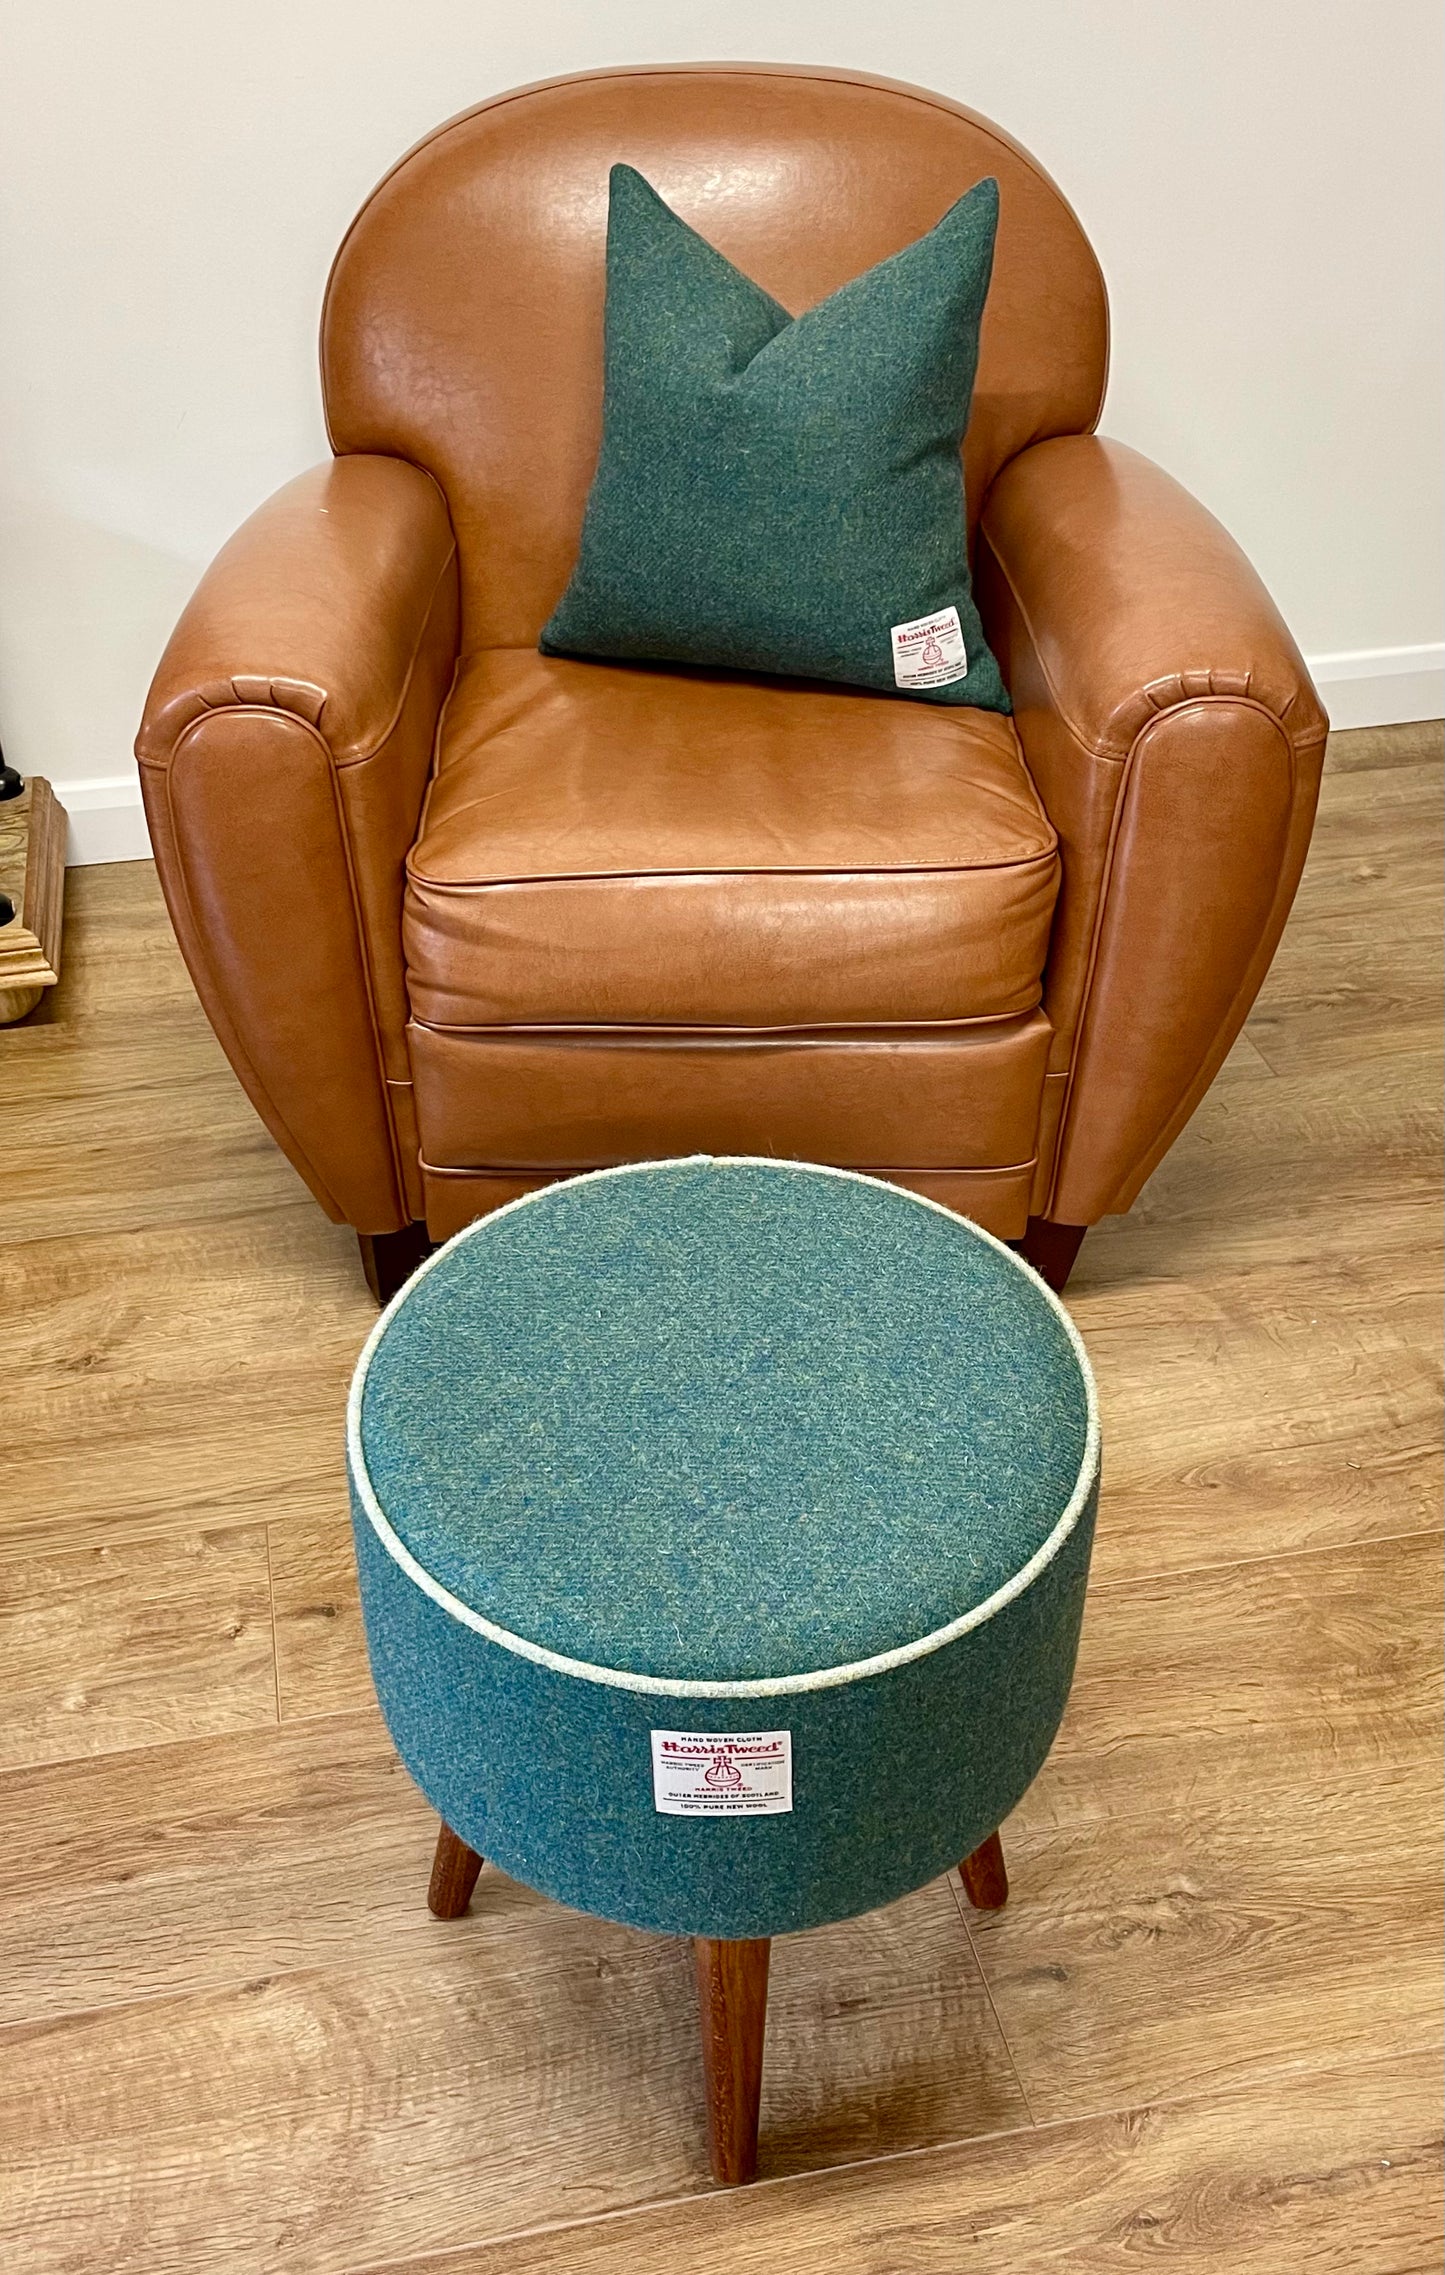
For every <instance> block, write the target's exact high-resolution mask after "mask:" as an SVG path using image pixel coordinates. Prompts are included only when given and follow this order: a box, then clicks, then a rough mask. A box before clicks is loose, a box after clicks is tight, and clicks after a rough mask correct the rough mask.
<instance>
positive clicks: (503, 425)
mask: <svg viewBox="0 0 1445 2275" xmlns="http://www.w3.org/2000/svg"><path fill="white" fill-rule="evenodd" d="M619 159H623V160H626V161H627V162H628V163H629V164H631V165H634V166H636V167H637V168H639V170H640V171H641V172H642V173H643V174H645V175H646V176H647V179H648V180H649V181H650V182H651V183H652V184H653V185H654V187H655V188H656V189H657V190H658V191H659V192H660V193H661V195H662V196H663V197H664V198H666V200H667V202H668V203H669V205H671V206H673V207H675V208H676V210H677V211H678V212H679V213H680V214H681V215H682V216H683V218H684V219H685V220H687V221H689V222H691V223H692V225H693V227H694V228H696V229H698V230H700V231H701V233H702V234H703V235H704V236H705V237H707V238H708V239H709V240H710V241H711V242H712V243H713V244H715V245H716V246H717V247H718V248H719V250H720V251H722V252H723V253H725V254H726V255H727V256H728V258H729V259H730V260H732V261H735V262H736V263H737V265H738V266H739V267H740V268H742V269H744V270H745V271H746V272H747V274H748V275H749V276H752V277H755V278H756V279H757V281H758V283H759V284H761V285H763V286H764V287H765V288H766V289H767V290H768V291H769V292H771V293H772V294H773V295H774V296H775V297H776V298H777V299H778V300H780V301H781V302H782V303H783V305H784V307H786V308H790V309H792V310H793V311H794V312H795V313H796V312H797V311H799V310H801V309H802V308H805V307H808V306H811V305H812V304H813V303H814V302H815V301H817V300H821V299H822V298H823V297H824V296H825V295H826V294H828V293H830V292H833V291H835V290H836V289H837V287H838V286H839V285H840V284H843V283H845V282H846V281H847V280H848V278H849V277H852V276H856V275H858V274H859V272H860V271H861V270H863V269H866V268H868V267H870V266H871V265H872V263H873V262H875V261H879V260H882V259H883V258H884V257H885V256H886V255H887V254H889V253H893V252H896V251H897V250H898V249H899V248H900V247H901V246H903V245H906V244H908V243H909V242H910V241H911V240H912V239H913V238H915V237H917V236H920V235H921V234H922V232H923V231H924V230H926V229H928V228H930V227H931V226H932V224H933V223H934V222H935V221H936V220H937V219H938V218H939V215H940V214H941V213H943V212H944V210H945V209H946V207H947V206H949V205H950V204H951V203H952V202H953V200H954V199H955V198H957V197H960V196H961V195H962V194H963V192H964V191H965V190H967V189H969V188H970V187H971V186H972V184H973V183H974V182H976V181H978V180H979V179H980V178H981V177H982V176H983V175H985V174H994V175H996V176H997V177H998V182H999V187H1000V192H1001V217H1000V224H999V240H998V252H997V258H996V262H995V267H994V279H993V287H992V291H991V294H990V298H989V306H988V313H987V317H986V319H985V323H984V330H983V341H982V351H981V357H980V363H979V373H978V383H977V390H976V393H975V397H974V414H973V420H972V424H971V426H970V429H969V435H968V443H967V448H966V452H965V472H966V477H967V485H968V500H969V510H970V516H971V518H972V519H975V520H976V518H977V514H978V510H979V507H980V506H981V504H982V502H983V498H984V495H985V493H986V491H987V489H988V486H989V483H990V482H991V481H992V479H993V477H994V475H995V474H996V473H997V472H998V470H999V468H1000V467H1001V466H1002V465H1003V464H1004V463H1005V462H1006V461H1007V460H1008V459H1010V458H1012V457H1013V456H1014V455H1015V454H1016V453H1017V452H1018V451H1020V450H1022V449H1023V448H1024V447H1025V446H1026V445H1027V444H1029V443H1031V442H1035V441H1038V440H1041V439H1042V438H1043V437H1045V436H1048V435H1057V434H1076V433H1082V432H1086V431H1087V430H1088V429H1089V428H1091V427H1092V426H1093V424H1094V422H1095V420H1096V419H1097V417H1098V414H1099V408H1100V404H1101V402H1102V399H1103V392H1104V380H1105V373H1106V367H1107V360H1108V311H1107V303H1106V300H1105V294H1104V283H1103V278H1102V276H1101V275H1100V272H1099V266H1098V263H1097V261H1096V260H1095V258H1094V255H1093V252H1092V251H1091V249H1090V246H1089V243H1088V240H1087V238H1086V237H1085V236H1084V233H1083V230H1082V229H1081V228H1080V226H1079V223H1078V221H1077V219H1076V217H1075V215H1074V214H1073V213H1072V212H1071V210H1070V208H1069V206H1068V205H1067V204H1066V202H1065V200H1064V199H1063V197H1062V196H1061V195H1060V193H1059V192H1058V190H1057V189H1056V188H1055V187H1054V185H1053V183H1052V182H1051V181H1050V180H1049V178H1048V176H1047V175H1046V174H1045V173H1044V172H1043V171H1042V170H1041V168H1040V167H1039V166H1037V165H1036V164H1035V162H1034V160H1033V159H1032V158H1030V157H1029V155H1028V153H1027V152H1026V151H1025V150H1022V149H1021V148H1020V147H1019V145H1018V144H1017V143H1016V142H1013V141H1011V140H1010V139H1009V137H1008V136H1007V135H1005V134H1004V133H1002V132H1001V131H1000V129H999V128H998V127H995V126H992V125H990V124H989V122H988V120H987V119H983V118H980V117H978V116H977V115H976V114H975V113H973V112H971V111H967V110H964V109H963V108H961V107H960V106H959V105H958V104H956V103H951V102H949V101H948V100H947V99H946V98H945V97H943V96H941V95H933V94H928V93H926V92H924V91H923V90H921V89H915V88H908V87H901V86H897V85H893V84H891V83H890V82H887V81H883V80H876V79H865V78H860V77H857V76H854V75H851V74H849V73H846V72H836V71H823V70H814V69H811V68H808V69H798V68H790V67H788V66H786V65H781V64H748V65H736V66H732V65H705V66H704V65H696V66H694V65H685V64H675V65H666V66H657V67H654V68H648V69H627V70H618V71H610V72H601V73H594V74H589V75H587V76H585V77H581V78H571V79H558V80H552V81H549V82H547V83H546V84H544V85H541V86H537V87H530V88H523V89H520V90H519V91H517V92H515V93H513V94H509V95H501V96H498V97H496V98H495V99H494V100H493V101H491V102H487V103H483V104H481V105H479V107H478V108H477V109H475V110H472V111H467V112H465V113H463V115H462V116H461V117H460V118H456V119H453V120H452V121H451V123H450V124H449V125H447V126H443V127H440V128H438V130H437V131H436V133H434V134H432V135H430V136H429V137H428V138H427V140H426V141H424V142H422V143H420V144H419V145H418V146H417V148H416V149H414V150H413V151H411V152H410V153H409V155H408V156H407V157H405V158H403V159H402V160H401V162H400V163H399V164H398V165H397V166H395V167H394V168H393V169H392V171H391V173H390V174H388V175H387V177H386V179H385V180H384V181H383V182H382V183H381V185H380V186H379V188H377V189H376V190H375V191H374V192H373V193H372V196H371V197H370V198H369V199H368V201H367V203H366V205H365V206H364V207H363V208H362V211H361V212H360V214H359V215H358V216H357V219H356V220H355V221H354V222H353V224H352V226H351V229H350V231H349V233H348V235H347V237H346V239H345V242H344V243H343V245H342V247H341V250H340V252H339V253H338V255H337V258H336V262H335V265H334V267H333V269H332V274H331V282H330V285H329V287H328V289H327V295H326V306H325V311H324V314H323V317H322V337H321V360H322V384H323V388H324V392H325V399H326V412H327V421H328V425H329V429H330V433H331V438H332V444H333V447H334V448H335V449H336V450H337V451H338V452H350V451H377V452H380V453H383V454H385V455H389V456H391V457H398V458H406V459H410V460H412V461H413V462H414V463H415V464H416V465H419V466H423V467H425V468H426V469H427V470H428V471H429V472H430V473H431V474H432V475H433V476H434V477H435V478H436V480H437V481H438V482H439V483H440V485H441V487H442V489H443V491H444V492H445V495H446V498H447V503H448V506H449V508H450V510H451V516H452V521H453V524H454V526H455V528H456V532H457V538H458V543H459V547H460V552H461V563H462V580H463V612H464V614H463V641H464V645H465V647H466V648H467V649H468V650H471V649H475V648H479V647H508V646H527V645H530V644H531V643H532V642H533V641H535V639H536V637H537V633H538V631H539V629H540V627H541V625H542V624H543V622H544V621H545V619H546V617H547V615H548V613H549V612H550V610H551V608H552V605H553V603H554V602H555V600H556V599H557V596H558V594H559V593H560V592H561V590H562V587H563V585H564V584H565V583H566V580H567V576H568V574H569V572H570V570H571V567H572V562H573V559H574V557H575V554H576V548H577V537H578V531H579V529H580V527H581V521H582V510H583V506H584V504H585V502H586V497H587V490H588V485H589V483H590V481H591V478H592V472H593V468H594V466H595V463H596V457H597V446H598V439H599V433H600V425H601V400H602V308H603V297H604V271H603V248H604V243H605V236H606V226H607V176H608V171H609V168H610V167H611V166H612V165H613V164H614V163H615V162H616V161H617V160H619Z"/></svg>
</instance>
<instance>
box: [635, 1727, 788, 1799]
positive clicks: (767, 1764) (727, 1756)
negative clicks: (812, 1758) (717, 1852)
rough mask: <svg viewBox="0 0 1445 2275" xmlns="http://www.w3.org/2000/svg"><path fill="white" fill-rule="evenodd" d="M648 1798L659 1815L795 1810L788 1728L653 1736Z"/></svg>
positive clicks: (673, 1732)
mask: <svg viewBox="0 0 1445 2275" xmlns="http://www.w3.org/2000/svg"><path fill="white" fill-rule="evenodd" d="M652 1798H653V1802H654V1805H655V1807H656V1809H657V1811H658V1814H659V1815H660V1816H663V1817H774V1816H778V1815H780V1814H781V1813H782V1812H783V1811H785V1810H791V1808H792V1806H793V1735H792V1732H791V1731H790V1730H726V1731H722V1732H720V1733H719V1734H718V1735H717V1736H716V1737H708V1736H706V1735H704V1734H703V1733H702V1732H701V1731H697V1730H654V1731H653V1733H652Z"/></svg>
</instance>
